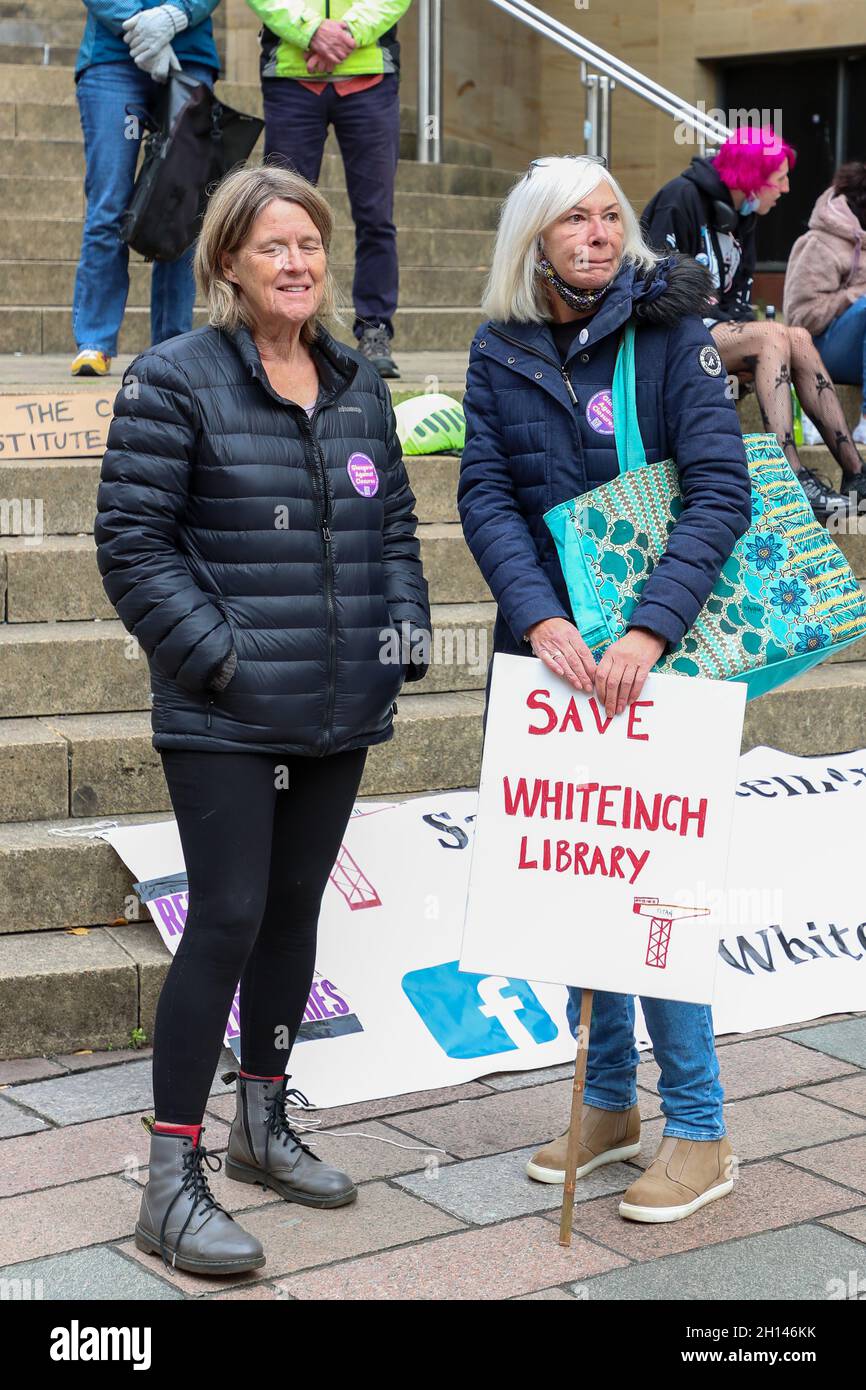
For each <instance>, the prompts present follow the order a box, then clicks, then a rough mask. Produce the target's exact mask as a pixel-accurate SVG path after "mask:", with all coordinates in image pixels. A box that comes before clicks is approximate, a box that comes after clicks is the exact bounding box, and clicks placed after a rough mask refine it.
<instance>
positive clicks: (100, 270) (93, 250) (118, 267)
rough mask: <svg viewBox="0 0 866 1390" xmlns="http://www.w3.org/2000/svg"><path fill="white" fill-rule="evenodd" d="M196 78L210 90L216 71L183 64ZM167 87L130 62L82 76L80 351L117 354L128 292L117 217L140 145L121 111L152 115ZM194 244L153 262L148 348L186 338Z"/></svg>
mask: <svg viewBox="0 0 866 1390" xmlns="http://www.w3.org/2000/svg"><path fill="white" fill-rule="evenodd" d="M184 72H188V73H189V75H190V76H191V77H194V78H196V79H197V80H198V81H199V82H207V84H208V86H210V87H212V86H213V83H214V77H215V73H214V69H213V68H212V67H206V66H203V65H201V64H198V63H188V64H186V66H185V67H184ZM161 90H162V84H161V83H158V82H154V80H153V78H152V77H150V76H149V74H148V73H146V72H143V71H142V70H141V68H138V67H136V65H135V63H134V62H133V61H132V59H131V58H130V59H129V61H128V62H123V61H122V62H117V63H92V64H91V66H90V67H89V68H85V69H84V71H83V72H82V74H81V76H80V77H79V79H78V82H77V85H76V88H75V95H76V100H77V102H78V110H79V114H80V116H81V129H82V131H83V132H84V159H85V175H84V195H85V199H86V202H87V211H86V213H85V216H84V234H83V236H82V240H81V255H80V257H79V261H78V269H77V271H76V272H75V292H74V295H73V299H72V332H73V336H74V338H75V342H76V344H77V345H78V348H79V350H80V349H82V348H99V349H100V350H101V351H102V352H106V353H108V355H109V356H110V357H113V356H114V355H115V354H116V352H117V337H118V334H119V332H120V325H121V323H122V322H123V315H124V311H125V309H126V300H127V296H128V294H129V246H128V245H127V243H126V242H125V241H122V240H121V237H120V220H121V218H122V216H123V213H124V212H125V211H126V209H127V208H128V207H129V203H130V199H131V198H132V190H133V187H134V185H135V166H136V161H137V159H138V148H139V145H140V143H141V136H142V134H143V133H144V132H143V130H142V128H141V124H140V122H138V123H136V124H135V127H134V128H135V130H136V132H137V133H136V134H134V135H133V136H132V137H131V138H128V136H127V133H128V131H129V130H130V128H131V127H132V126H133V123H132V122H131V120H130V117H129V116H128V115H127V114H126V111H125V110H124V107H125V106H126V105H127V103H129V105H131V106H133V108H140V107H145V108H146V109H148V110H150V109H151V107H152V103H153V102H154V101H155V99H156V97H157V96H158V94H159V92H160V91H161ZM194 254H195V246H194V245H193V246H191V247H189V249H188V250H187V251H185V252H184V254H183V255H182V256H181V257H180V258H179V259H178V260H176V261H154V262H153V269H152V271H151V279H150V335H151V345H152V346H154V347H155V346H156V344H157V343H161V342H164V341H165V339H166V338H173V337H175V336H176V335H177V334H178V333H188V332H189V331H190V329H191V328H192V310H193V304H194V303H195V279H194V276H193V271H192V262H193V256H194Z"/></svg>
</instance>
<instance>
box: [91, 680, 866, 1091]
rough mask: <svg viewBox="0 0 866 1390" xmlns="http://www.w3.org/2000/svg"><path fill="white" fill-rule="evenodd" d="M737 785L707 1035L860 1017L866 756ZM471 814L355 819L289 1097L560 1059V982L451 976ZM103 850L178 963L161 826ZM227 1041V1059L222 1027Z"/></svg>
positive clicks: (770, 766)
mask: <svg viewBox="0 0 866 1390" xmlns="http://www.w3.org/2000/svg"><path fill="white" fill-rule="evenodd" d="M522 659H524V660H525V659H526V658H522ZM738 777H739V781H738V783H737V795H736V798H735V801H736V805H735V814H734V828H733V833H732V837H731V853H730V862H729V870H728V885H729V887H728V891H727V893H726V894H725V895H724V898H723V900H722V901H721V902H720V903H718V904H716V906H717V907H718V912H719V918H720V921H721V922H722V927H721V940H720V944H719V963H718V968H717V971H716V993H715V997H714V1002H713V1019H714V1023H715V1030H716V1033H717V1034H725V1033H731V1032H743V1033H745V1032H751V1031H753V1030H755V1029H759V1028H768V1027H775V1026H781V1025H783V1024H791V1025H794V1024H797V1023H801V1022H805V1021H807V1020H809V1019H812V1018H818V1017H820V1016H821V1015H822V1014H826V1013H843V1012H849V1011H852V1012H856V1011H860V1010H863V1009H866V903H864V898H866V895H864V891H863V887H862V882H861V874H860V868H859V866H860V862H861V860H862V853H863V851H862V838H863V837H862V826H863V823H864V807H866V749H862V750H860V751H858V752H853V753H848V754H845V755H838V756H835V757H829V758H794V757H791V756H790V755H788V754H785V753H779V752H777V751H776V750H774V749H771V748H758V749H755V750H754V751H753V752H751V753H747V754H745V755H744V756H743V757H741V758H740V760H739V770H738ZM834 788H835V790H833V789H834ZM476 808H477V794H476V793H475V792H441V793H438V794H430V795H426V796H421V797H416V798H412V799H411V800H408V801H403V802H399V803H397V804H393V805H380V806H374V805H373V804H371V803H363V804H361V805H359V806H358V807H356V814H355V815H354V816H353V818H352V819H351V820H350V822H349V825H348V827H347V829H346V834H345V837H344V841H343V848H342V850H341V854H340V856H339V858H338V860H337V863H336V865H335V866H334V872H333V874H332V877H331V882H330V883H329V885H328V887H327V888H326V890H325V896H324V899H323V903H322V914H321V921H320V926H319V952H318V961H317V974H316V979H315V980H314V982H313V987H312V989H311V991H310V999H309V1005H308V1008H307V1013H306V1016H305V1019H304V1023H303V1026H302V1029H301V1035H300V1037H299V1039H298V1042H297V1043H296V1045H295V1049H294V1052H293V1055H292V1059H291V1072H292V1081H293V1084H296V1085H297V1086H299V1087H300V1089H301V1090H302V1091H304V1092H305V1094H306V1095H307V1096H309V1098H310V1100H311V1101H312V1102H313V1103H314V1104H315V1105H318V1106H331V1105H342V1104H348V1103H350V1102H353V1101H358V1100H368V1099H376V1098H378V1097H380V1096H392V1095H399V1094H401V1093H402V1092H406V1091H423V1090H427V1089H432V1088H435V1087H440V1086H449V1085H453V1084H456V1083H458V1082H461V1081H466V1080H470V1079H472V1078H475V1077H479V1076H484V1075H487V1074H489V1073H491V1072H495V1071H518V1070H522V1069H527V1068H532V1067H540V1066H549V1065H552V1064H553V1063H557V1062H565V1061H571V1060H572V1059H573V1057H574V1050H575V1049H574V1043H573V1041H572V1039H571V1036H570V1034H568V1032H567V1029H566V1024H565V997H566V993H565V989H564V988H563V987H562V986H560V985H526V984H525V983H524V982H523V981H519V980H511V981H508V980H505V979H503V978H501V977H499V978H497V977H495V976H481V977H480V978H478V977H473V976H471V975H470V976H467V975H463V974H462V973H461V972H459V971H458V970H457V960H458V957H459V953H460V940H461V931H462V923H463V914H464V908H465V901H466V894H467V888H468V880H469V859H470V851H471V844H472V837H473V827H474V823H475V813H476ZM104 838H106V839H107V840H109V841H110V843H111V844H112V845H113V846H114V848H115V849H116V851H117V852H118V854H119V855H120V857H121V858H122V859H123V860H124V862H125V863H126V864H127V865H128V866H129V868H130V870H131V871H132V873H133V874H134V875H135V877H136V878H137V880H138V881H139V884H140V889H141V893H142V896H143V897H144V898H145V900H147V901H149V903H150V909H149V910H150V912H151V915H152V916H153V918H154V920H155V922H156V924H157V926H158V928H159V931H160V934H161V936H162V939H163V941H164V942H165V943H166V945H167V946H168V947H169V949H170V950H174V949H176V946H177V943H178V941H179V940H180V934H181V932H182V930H183V923H184V920H185V917H186V877H185V872H184V867H183V856H182V854H181V850H180V841H179V839H178V835H177V825H176V823H175V821H174V820H165V821H159V822H156V823H151V824H142V825H135V826H128V827H123V828H120V829H114V830H108V831H106V832H105V833H104ZM807 904H811V906H810V907H809V908H807V907H806V905H807ZM831 928H835V931H836V932H837V933H838V939H837V937H836V936H834V934H833V932H832V931H831ZM843 946H847V950H845V949H843ZM479 986H480V988H479ZM636 1013H637V1022H636V1033H637V1039H638V1045H639V1046H642V1047H643V1046H646V1044H647V1033H646V1031H645V1025H644V1023H643V1018H642V1015H641V1012H640V1008H639V1007H638V1009H637V1011H636ZM227 1041H228V1042H230V1044H231V1045H232V1046H233V1047H234V1048H235V1049H237V1046H238V1040H237V1027H236V1021H235V1016H234V1014H233V1016H232V1019H230V1022H229V1029H228V1032H227Z"/></svg>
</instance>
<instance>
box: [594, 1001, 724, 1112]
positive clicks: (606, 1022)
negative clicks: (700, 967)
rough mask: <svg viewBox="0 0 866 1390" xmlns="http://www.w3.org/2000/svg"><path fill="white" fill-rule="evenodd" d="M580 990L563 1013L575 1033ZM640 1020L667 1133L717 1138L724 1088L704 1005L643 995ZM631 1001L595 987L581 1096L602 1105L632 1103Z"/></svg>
mask: <svg viewBox="0 0 866 1390" xmlns="http://www.w3.org/2000/svg"><path fill="white" fill-rule="evenodd" d="M581 995H582V991H581V990H580V989H577V988H575V987H574V986H572V987H571V988H569V991H568V1004H567V1006H566V1015H567V1018H568V1026H569V1028H570V1029H571V1032H572V1035H573V1036H574V1037H577V1029H578V1024H579V1022H580V1001H581ZM640 1002H641V1005H642V1006H643V1012H644V1018H645V1019H646V1026H647V1029H648V1031H649V1035H650V1038H651V1040H652V1045H653V1056H654V1057H655V1060H656V1062H657V1063H658V1065H659V1068H660V1072H661V1074H660V1076H659V1098H660V1100H661V1108H662V1114H663V1115H664V1117H665V1127H664V1136H665V1137H667V1136H668V1135H671V1136H672V1137H674V1138H677V1139H721V1138H722V1137H723V1135H724V1134H725V1133H726V1130H725V1121H724V1117H723V1115H722V1100H723V1098H724V1092H723V1091H722V1086H721V1083H720V1081H719V1062H718V1058H717V1057H716V1047H715V1041H714V1035H713V1019H712V1014H711V1012H710V1008H709V1005H707V1004H682V1003H677V1002H675V1001H673V1000H670V999H648V998H644V997H643V996H642V997H641V1001H640ZM639 1061H640V1053H639V1052H638V1050H637V1046H636V1044H635V1039H634V998H633V996H632V995H630V994H611V993H608V992H606V991H604V990H596V991H595V994H594V996H593V1001H592V1020H591V1023H590V1029H589V1056H588V1057H587V1062H586V1089H585V1091H584V1095H583V1098H584V1101H585V1102H586V1104H587V1105H594V1106H596V1107H597V1108H598V1109H599V1110H629V1109H630V1108H631V1107H632V1106H633V1105H636V1104H637V1080H636V1078H637V1065H638V1062H639Z"/></svg>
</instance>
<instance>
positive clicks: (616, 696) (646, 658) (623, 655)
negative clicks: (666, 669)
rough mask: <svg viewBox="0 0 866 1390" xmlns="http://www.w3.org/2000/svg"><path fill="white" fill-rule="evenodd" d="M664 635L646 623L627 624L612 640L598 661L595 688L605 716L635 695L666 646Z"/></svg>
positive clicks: (619, 709)
mask: <svg viewBox="0 0 866 1390" xmlns="http://www.w3.org/2000/svg"><path fill="white" fill-rule="evenodd" d="M666 646H667V642H666V641H665V639H664V637H659V636H658V634H657V633H655V632H650V631H649V630H648V629H647V628H645V627H633V628H629V630H628V632H626V633H625V634H624V635H623V636H622V637H620V639H619V641H618V642H612V643H611V645H610V646H609V647H608V649H607V651H606V652H605V654H604V656H603V657H602V658H601V661H600V662H599V663H598V668H597V670H596V677H595V689H596V693H597V695H598V697H599V699H600V700H603V701H604V712H605V714H607V715H608V716H610V715H612V714H622V712H623V710H624V709H625V707H626V705H631V704H633V703H634V701H635V700H637V699H638V697H639V695H640V693H641V691H642V690H643V687H644V681H645V680H646V678H647V676H648V675H649V673H650V671H651V669H652V667H653V666H654V665H655V663H656V662H657V661H658V659H659V657H660V656H661V654H662V652H663V651H664V650H665V647H666Z"/></svg>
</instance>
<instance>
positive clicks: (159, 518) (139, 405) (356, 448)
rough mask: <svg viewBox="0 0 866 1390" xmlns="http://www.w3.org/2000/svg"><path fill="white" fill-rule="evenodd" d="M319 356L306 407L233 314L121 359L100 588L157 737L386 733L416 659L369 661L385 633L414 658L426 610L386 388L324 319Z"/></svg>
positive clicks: (335, 738)
mask: <svg viewBox="0 0 866 1390" xmlns="http://www.w3.org/2000/svg"><path fill="white" fill-rule="evenodd" d="M312 352H313V355H314V358H315V361H316V366H317V369H318V371H319V376H320V382H321V389H320V395H319V400H318V405H317V407H316V410H315V413H314V415H313V419H312V421H311V420H310V419H309V418H308V416H307V414H306V412H305V411H304V409H303V407H302V406H301V405H297V404H294V403H293V402H290V401H286V400H284V399H283V397H281V396H279V395H278V394H277V393H276V392H275V391H274V390H273V388H272V386H271V385H270V382H269V380H268V378H267V374H266V372H265V369H264V367H263V365H262V361H261V357H260V355H259V351H258V348H257V346H256V344H255V341H254V339H253V337H252V334H251V333H250V331H249V329H248V328H246V327H244V326H241V327H240V328H239V329H238V330H236V331H234V332H226V331H225V330H219V329H216V328H211V327H207V328H199V329H196V330H194V331H193V332H192V333H184V334H181V335H180V336H179V337H176V338H171V339H169V340H168V341H166V342H164V343H161V344H160V345H159V346H158V347H156V348H151V349H149V350H148V351H147V352H144V353H142V354H140V356H138V357H136V358H135V360H134V361H133V362H132V363H131V364H130V366H129V367H128V369H127V371H126V373H125V374H124V380H123V385H122V387H121V389H120V390H119V391H118V394H117V398H116V400H115V404H114V411H115V414H114V418H113V420H112V422H111V425H110V427H109V432H108V447H107V451H106V454H105V457H104V459H103V463H102V480H101V483H100V486H99V491H98V495H97V511H98V515H97V519H96V525H95V528H94V530H95V536H96V543H97V562H98V565H99V570H100V573H101V574H102V579H103V584H104V586H105V590H106V592H107V594H108V596H109V598H110V599H111V602H112V603H113V604H114V606H115V608H116V610H117V613H118V616H119V617H120V618H121V620H122V621H123V623H124V625H125V626H126V628H127V629H128V630H129V631H130V632H131V633H133V635H134V636H135V637H136V638H137V639H138V641H139V643H140V645H141V647H142V648H143V649H144V651H145V652H146V654H147V656H148V658H149V663H150V676H151V687H152V691H153V695H152V699H153V715H152V726H153V745H154V747H156V748H198V749H210V750H213V751H220V750H223V751H238V750H239V749H247V750H250V751H253V750H259V751H263V752H269V753H270V752H276V753H301V754H310V755H321V754H326V753H336V752H340V751H343V750H345V749H349V748H359V747H363V746H366V745H368V744H373V743H383V742H384V741H385V740H386V739H389V738H391V737H392V735H393V704H392V702H393V701H394V698H395V696H396V695H397V692H398V690H399V688H400V686H401V684H402V682H403V679H404V677H405V678H406V679H418V678H420V677H421V676H423V675H424V673H425V671H426V666H423V665H420V664H416V665H414V666H412V665H410V666H409V668H408V670H407V669H406V668H405V667H404V666H403V665H402V664H400V663H399V662H394V661H390V662H388V661H383V660H381V659H380V657H381V655H382V651H383V648H386V649H387V647H388V646H389V645H390V647H391V650H392V652H393V650H394V647H395V642H394V640H393V638H394V636H395V635H394V634H391V641H390V643H389V641H388V634H385V641H384V642H383V638H382V635H380V634H383V630H384V629H386V628H388V627H389V626H394V627H396V628H397V629H398V632H400V633H401V634H402V633H404V632H408V633H409V634H410V637H411V647H412V649H414V651H415V653H416V654H417V652H418V651H419V650H423V648H422V647H421V646H420V644H419V643H418V642H417V635H418V634H419V633H425V632H429V624H430V609H429V604H428V596H427V583H426V580H425V579H424V577H423V575H422V572H421V561H420V551H419V544H418V540H417V538H416V535H415V530H416V517H415V515H414V505H415V498H414V495H413V493H412V491H411V488H410V487H409V482H408V479H407V475H406V470H405V466H404V464H403V461H402V452H401V448H400V442H399V440H398V438H397V433H396V424H395V419H394V412H393V408H392V406H391V398H390V394H389V392H388V388H387V387H386V386H385V385H384V383H383V382H382V380H381V378H380V376H379V374H378V372H377V371H376V369H375V368H374V367H373V366H372V365H371V364H370V363H369V362H367V361H366V359H365V358H364V357H362V356H361V354H360V353H358V352H355V351H353V350H351V349H349V348H346V347H344V346H343V344H342V343H338V342H337V341H336V339H334V338H333V337H332V336H331V335H330V334H329V333H327V332H326V331H325V330H324V329H320V331H319V335H318V338H317V340H316V343H315V344H314V345H313V347H312ZM353 455H354V456H356V457H354V458H353ZM404 623H408V624H409V627H408V628H404V627H403V624H404ZM233 649H234V650H235V651H236V653H237V667H236V670H235V673H234V675H233V676H232V677H231V679H230V681H229V682H228V684H227V685H226V686H225V688H224V689H223V690H218V689H215V688H214V687H213V686H212V684H211V682H213V681H214V680H215V679H216V681H217V683H218V682H219V679H220V675H221V674H222V676H223V677H224V673H225V662H226V658H227V657H228V656H229V655H230V654H231V652H232V650H233ZM403 651H404V652H405V654H406V656H407V657H408V652H406V649H405V647H404V648H403ZM221 668H223V670H222V672H221Z"/></svg>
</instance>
